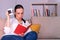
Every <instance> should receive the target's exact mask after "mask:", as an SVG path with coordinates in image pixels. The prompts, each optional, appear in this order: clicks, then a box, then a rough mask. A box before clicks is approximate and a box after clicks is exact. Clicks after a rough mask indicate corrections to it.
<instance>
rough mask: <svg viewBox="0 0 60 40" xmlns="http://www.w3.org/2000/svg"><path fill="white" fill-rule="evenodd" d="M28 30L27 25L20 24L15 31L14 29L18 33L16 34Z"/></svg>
mask: <svg viewBox="0 0 60 40" xmlns="http://www.w3.org/2000/svg"><path fill="white" fill-rule="evenodd" d="M26 31H27V28H26V27H24V26H22V25H20V24H18V25H17V27H16V29H15V31H14V33H16V34H22V33H25V32H26Z"/></svg>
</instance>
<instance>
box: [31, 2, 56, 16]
mask: <svg viewBox="0 0 60 40" xmlns="http://www.w3.org/2000/svg"><path fill="white" fill-rule="evenodd" d="M31 8H32V9H31V10H32V14H31V15H32V16H35V17H41V16H43V17H45V16H47V17H51V16H57V3H33V4H32V5H31Z"/></svg>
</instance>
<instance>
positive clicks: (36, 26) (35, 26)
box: [31, 24, 41, 33]
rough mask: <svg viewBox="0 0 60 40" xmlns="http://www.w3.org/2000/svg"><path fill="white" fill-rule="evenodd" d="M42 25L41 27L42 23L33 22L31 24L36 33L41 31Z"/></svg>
mask: <svg viewBox="0 0 60 40" xmlns="http://www.w3.org/2000/svg"><path fill="white" fill-rule="evenodd" d="M40 27H41V26H40V24H32V25H31V29H32V31H35V32H36V33H39V30H40Z"/></svg>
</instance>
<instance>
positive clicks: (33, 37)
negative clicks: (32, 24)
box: [1, 31, 37, 40]
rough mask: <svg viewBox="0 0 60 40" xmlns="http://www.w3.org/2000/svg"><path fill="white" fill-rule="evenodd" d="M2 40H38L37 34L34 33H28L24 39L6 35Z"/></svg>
mask: <svg viewBox="0 0 60 40" xmlns="http://www.w3.org/2000/svg"><path fill="white" fill-rule="evenodd" d="M1 40H37V33H36V32H34V31H32V32H29V33H27V34H26V35H25V36H24V37H21V36H16V35H5V36H3V37H2V38H1Z"/></svg>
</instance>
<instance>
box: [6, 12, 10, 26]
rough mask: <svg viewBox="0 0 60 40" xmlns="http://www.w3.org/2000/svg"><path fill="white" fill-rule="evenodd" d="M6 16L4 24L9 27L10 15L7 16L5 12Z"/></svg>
mask: <svg viewBox="0 0 60 40" xmlns="http://www.w3.org/2000/svg"><path fill="white" fill-rule="evenodd" d="M6 18H7V20H6V26H7V27H9V26H10V16H9V13H8V12H6Z"/></svg>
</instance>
